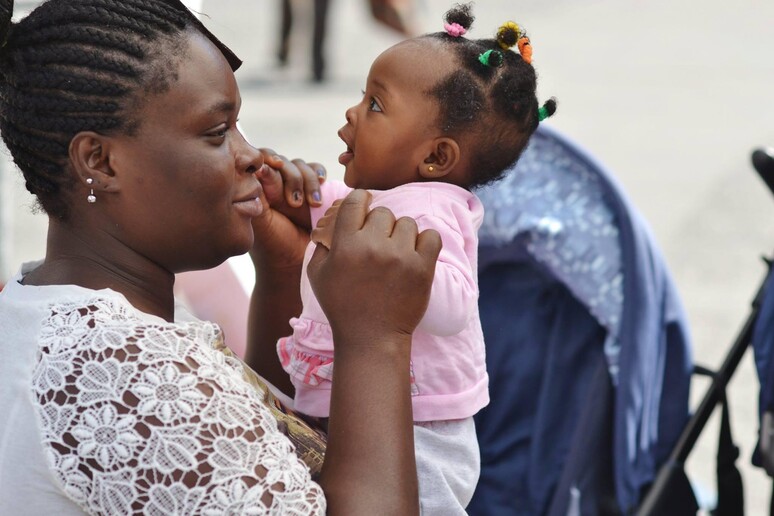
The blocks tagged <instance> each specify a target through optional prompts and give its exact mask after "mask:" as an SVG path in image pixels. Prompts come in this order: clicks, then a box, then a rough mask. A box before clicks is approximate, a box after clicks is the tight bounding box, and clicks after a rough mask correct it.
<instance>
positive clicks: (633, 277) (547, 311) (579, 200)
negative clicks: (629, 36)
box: [468, 124, 695, 516]
mask: <svg viewBox="0 0 774 516" xmlns="http://www.w3.org/2000/svg"><path fill="white" fill-rule="evenodd" d="M477 193H478V194H479V195H480V197H481V199H482V201H483V203H484V205H485V207H486V217H485V220H484V223H483V226H482V228H481V231H480V252H479V283H480V300H479V306H480V312H481V322H482V326H483V330H484V336H485V339H486V345H487V366H488V368H489V374H490V393H491V403H490V405H489V406H488V407H486V408H485V409H484V410H482V411H481V412H480V413H479V414H478V415H477V416H476V427H477V431H478V433H479V444H480V447H481V457H482V471H481V479H480V481H479V486H478V488H477V491H476V493H475V495H474V497H473V500H472V502H471V504H470V505H469V506H468V511H469V513H470V514H471V515H473V516H484V515H508V516H520V515H529V516H532V515H544V514H549V515H562V516H565V515H573V516H575V515H587V514H588V515H606V514H629V513H632V512H633V511H634V510H636V508H637V507H638V505H639V504H640V502H641V501H642V498H643V495H644V494H645V492H646V491H647V490H648V488H649V487H650V486H651V484H652V482H653V481H654V479H655V477H656V473H657V471H658V469H659V467H660V466H661V465H662V464H664V463H665V462H666V460H667V458H668V457H669V454H670V451H671V450H672V449H673V447H674V445H675V443H676V441H677V438H678V436H679V434H680V432H681V430H682V429H683V428H684V427H685V425H686V423H687V421H688V418H689V409H688V391H689V384H690V378H691V373H692V369H693V367H692V362H691V356H690V342H689V336H688V332H687V323H686V320H685V316H684V313H683V310H682V307H681V304H680V300H679V298H678V296H677V293H676V290H675V287H674V285H673V283H672V281H671V279H670V277H669V273H668V271H667V268H666V265H665V263H664V260H663V258H662V257H661V254H660V253H659V251H658V249H657V247H656V245H655V243H654V240H653V238H652V237H651V235H650V233H649V231H648V229H647V227H646V226H645V224H644V222H643V221H642V219H641V218H640V217H639V215H638V214H637V213H636V212H635V210H634V209H633V208H632V207H631V205H630V204H629V203H628V201H627V200H626V198H625V197H624V195H623V194H622V192H621V189H620V188H619V187H618V186H617V185H616V183H615V182H614V181H613V179H612V177H611V175H610V174H609V173H608V172H607V171H606V170H605V169H604V167H603V166H602V165H601V164H600V163H598V162H597V161H596V160H595V159H594V158H592V157H591V156H589V155H588V154H587V153H586V152H584V151H583V150H581V149H580V148H579V147H578V146H577V145H575V144H574V143H572V142H571V141H570V140H569V139H568V138H567V137H565V136H563V135H562V134H560V133H558V132H556V131H555V130H553V129H551V128H550V127H548V126H546V125H545V124H541V126H540V128H539V129H538V130H537V132H536V133H535V135H534V136H533V137H532V140H531V141H530V144H529V147H528V148H527V149H526V150H525V152H524V154H523V155H522V157H521V159H520V160H519V162H518V164H517V165H516V166H515V167H514V169H513V170H511V171H510V172H509V173H508V175H507V176H506V178H505V179H503V180H502V181H500V182H498V183H495V184H493V185H490V186H488V187H485V188H482V189H481V190H480V191H479V192H477ZM682 494H683V498H684V503H685V507H688V508H690V507H693V510H694V512H695V500H694V499H693V495H692V493H691V492H690V488H688V490H687V492H683V493H682ZM675 507H677V505H675Z"/></svg>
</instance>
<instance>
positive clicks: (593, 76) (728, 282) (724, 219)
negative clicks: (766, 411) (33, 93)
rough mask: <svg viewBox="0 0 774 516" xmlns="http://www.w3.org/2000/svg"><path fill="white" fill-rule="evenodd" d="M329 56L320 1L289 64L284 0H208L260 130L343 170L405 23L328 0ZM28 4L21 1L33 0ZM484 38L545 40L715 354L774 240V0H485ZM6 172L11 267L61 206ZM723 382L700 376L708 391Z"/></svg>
mask: <svg viewBox="0 0 774 516" xmlns="http://www.w3.org/2000/svg"><path fill="white" fill-rule="evenodd" d="M328 1H329V4H330V5H329V12H328V20H327V38H326V40H325V46H324V49H323V55H324V57H325V63H326V65H325V69H324V74H323V77H322V80H321V81H314V80H312V79H313V78H314V75H313V68H312V52H311V47H312V37H313V29H312V27H313V24H314V9H313V1H312V0H291V2H290V3H291V5H292V7H293V11H294V25H293V27H292V31H291V34H290V37H289V39H288V43H289V45H288V52H287V62H286V65H285V66H284V67H282V66H279V62H278V57H277V52H278V50H279V41H280V28H281V5H282V2H281V0H272V1H270V0H217V1H216V0H204V1H203V5H202V9H201V10H202V12H203V13H204V14H205V17H204V22H205V24H206V25H207V26H208V27H209V28H210V29H211V30H212V31H213V32H214V33H215V34H216V35H218V37H220V38H221V39H222V40H223V41H224V42H225V43H226V44H228V45H229V46H231V47H232V48H233V49H234V51H235V52H236V53H237V54H238V55H239V56H240V57H242V59H244V61H245V64H244V66H243V67H242V68H241V69H240V70H239V71H238V72H237V79H238V81H239V85H240V88H241V93H242V99H243V105H242V113H241V116H240V124H241V125H242V127H243V129H244V131H245V133H246V135H247V136H248V138H249V139H250V140H251V141H252V142H253V143H254V144H255V145H257V146H260V147H271V148H273V149H275V150H276V151H278V152H281V153H283V154H285V155H287V156H289V157H303V158H305V159H308V160H314V161H319V162H321V163H323V164H325V165H326V166H327V168H328V172H329V175H330V176H333V177H340V175H341V173H342V170H341V167H340V166H339V165H338V162H337V157H338V155H339V154H340V153H341V152H343V151H344V149H345V148H344V145H343V143H342V142H341V141H340V140H339V139H338V137H337V135H336V131H337V130H338V128H339V127H341V126H342V125H343V123H344V111H345V109H346V108H347V107H349V106H350V105H352V104H354V103H356V102H358V100H359V98H360V96H361V93H360V92H361V89H362V88H363V87H364V84H365V78H366V75H367V73H368V68H369V66H370V64H371V62H372V61H373V59H374V58H375V57H376V56H377V55H378V54H379V53H380V52H381V51H383V50H384V49H385V48H387V47H388V46H390V45H392V44H394V43H396V42H398V41H400V39H402V36H401V35H400V34H399V33H398V32H396V31H393V30H390V29H389V28H387V27H386V26H384V25H381V24H377V23H376V22H375V21H374V20H373V18H372V17H371V14H370V11H369V7H368V4H367V0H328ZM17 3H18V2H17ZM450 5H451V2H449V1H446V0H444V1H441V0H416V3H415V4H414V9H415V15H416V17H415V19H414V22H415V27H416V28H417V29H418V31H419V32H429V31H437V30H441V29H442V16H443V13H444V12H445V11H446V10H447V9H448V7H449V6H450ZM474 13H475V14H476V17H477V19H476V22H475V23H474V25H473V29H472V31H471V33H470V35H471V36H472V37H488V36H490V35H491V34H493V33H494V31H495V30H496V29H497V27H498V26H499V25H500V24H501V23H502V22H503V21H506V20H508V19H513V20H514V21H517V22H518V23H519V24H521V25H523V26H524V27H525V28H526V29H527V31H528V33H529V35H530V37H531V39H532V44H533V48H534V61H533V63H534V64H535V67H536V69H537V71H538V74H539V98H540V100H544V99H545V98H547V97H549V96H556V97H557V99H558V100H559V109H558V111H557V113H556V115H555V116H554V117H553V118H552V119H550V121H549V122H548V123H550V124H552V125H553V126H554V127H556V128H558V129H559V130H561V131H563V132H564V133H566V134H567V135H569V136H570V137H571V138H573V139H574V140H576V141H577V142H579V143H580V144H582V145H583V146H585V147H586V148H587V149H588V150H589V151H590V152H591V153H593V154H594V155H596V156H597V157H598V158H600V159H601V161H603V162H604V163H605V164H606V165H607V166H608V167H609V169H610V170H612V171H613V172H614V173H615V174H616V176H617V178H618V180H619V181H620V183H621V184H622V185H623V187H624V189H625V190H626V191H627V193H628V195H629V197H630V199H631V200H632V201H633V203H634V204H635V206H637V207H638V208H639V210H640V211H641V212H642V214H643V215H644V216H645V218H646V219H647V220H648V221H649V223H650V225H651V228H652V230H653V233H654V235H655V237H656V240H657V241H658V242H659V243H660V245H661V248H662V250H663V251H664V254H665V256H666V260H667V262H668V264H669V266H670V268H671V271H672V273H673V275H674V277H675V280H676V283H677V285H678V288H679V289H680V292H681V294H682V298H683V301H684V304H685V307H686V310H687V312H688V316H689V320H690V322H691V325H692V331H693V337H694V343H695V345H694V359H695V361H696V362H697V363H700V364H702V365H705V366H708V367H710V368H716V367H718V366H719V364H720V363H721V361H722V359H723V357H724V356H725V354H726V352H727V351H728V349H729V347H730V345H731V342H732V340H733V338H734V337H735V336H736V333H737V332H738V331H739V329H740V327H741V324H742V322H743V321H744V319H745V318H746V316H747V314H748V311H749V309H750V304H749V303H750V301H751V300H752V297H753V296H754V294H755V291H756V290H757V287H758V284H759V282H760V281H761V280H762V278H763V274H764V272H765V267H764V265H763V261H762V260H761V257H762V256H763V255H769V254H770V253H771V252H772V251H773V250H774V198H772V196H771V194H770V193H769V191H768V190H767V189H766V187H765V186H764V185H763V183H762V181H760V180H759V178H758V177H757V176H756V175H755V173H754V171H753V169H752V167H751V165H750V153H751V151H752V150H753V149H754V148H755V147H758V146H763V145H774V59H772V55H771V52H772V51H774V30H771V25H772V22H773V21H774V3H772V2H764V1H756V0H738V1H736V2H728V1H720V0H703V1H698V0H689V1H675V0H669V1H667V0H651V1H649V2H642V1H634V0H598V1H595V0H587V1H579V0H576V1H574V2H570V1H565V0H553V1H537V0H522V1H514V0H479V1H478V2H477V3H476V5H475V7H474ZM3 173H4V174H5V175H4V176H3V177H2V178H0V181H2V183H1V185H2V188H0V210H2V216H3V217H4V218H5V220H11V221H12V224H9V225H7V226H6V227H3V228H2V231H3V234H2V238H0V241H1V242H2V245H3V248H2V250H0V267H1V268H2V270H0V280H3V279H7V278H8V276H9V275H10V274H11V273H13V272H15V270H16V269H17V268H18V266H19V264H20V263H21V262H22V261H26V260H30V259H36V258H40V257H42V256H43V249H44V243H45V224H46V220H45V217H44V216H42V215H40V214H33V213H31V208H30V206H31V198H30V196H29V195H28V194H27V193H26V191H25V190H24V186H23V184H22V182H21V180H20V179H19V177H17V174H16V173H13V174H8V173H7V171H5V170H4V171H3ZM707 387H708V383H707V382H705V381H700V380H697V381H696V382H695V383H694V385H693V393H692V398H693V399H694V400H695V401H698V399H700V397H701V396H702V395H703V394H704V392H705V390H706V389H707ZM757 393H758V382H757V377H756V375H755V372H754V368H753V365H752V354H751V353H748V354H747V355H746V356H745V359H744V360H743V363H742V365H741V366H740V368H739V369H738V370H737V372H736V374H735V376H734V379H733V380H732V382H731V384H730V388H729V398H730V402H731V408H732V424H733V430H734V435H735V437H736V439H737V441H738V443H739V444H740V447H741V457H740V459H739V460H738V463H739V464H740V466H741V469H742V475H743V477H744V482H745V497H746V506H747V508H748V514H751V515H757V514H765V513H766V511H767V510H768V502H769V499H770V494H771V481H770V479H769V478H768V477H766V475H765V474H764V473H763V471H762V470H758V469H756V468H753V467H752V466H750V465H749V463H750V455H751V453H752V450H753V446H754V443H755V440H756V434H757V431H758V423H757ZM717 419H718V418H717V416H715V417H713V419H712V420H711V424H710V426H709V427H708V428H707V429H706V430H705V432H704V435H703V437H702V439H701V440H700V442H699V444H698V446H697V448H696V449H695V450H694V452H693V454H692V456H691V459H690V460H689V474H690V476H691V478H692V479H693V480H694V481H695V483H696V487H697V489H698V490H699V494H700V495H701V496H704V497H705V498H706V499H707V500H709V501H711V499H712V497H713V496H714V495H713V493H714V490H715V486H714V476H713V472H714V468H715V464H714V454H715V450H716V446H717V430H716V427H717Z"/></svg>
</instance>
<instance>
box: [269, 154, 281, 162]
mask: <svg viewBox="0 0 774 516" xmlns="http://www.w3.org/2000/svg"><path fill="white" fill-rule="evenodd" d="M271 159H272V161H282V158H280V157H279V156H277V155H276V154H275V155H274V156H272V157H271Z"/></svg>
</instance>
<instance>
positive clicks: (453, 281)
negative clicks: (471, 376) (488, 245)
mask: <svg viewBox="0 0 774 516" xmlns="http://www.w3.org/2000/svg"><path fill="white" fill-rule="evenodd" d="M417 224H418V226H419V229H420V230H425V229H435V230H436V231H438V232H439V233H440V234H441V239H442V240H443V248H442V249H441V254H440V256H439V257H438V264H437V265H436V267H435V276H434V278H433V288H432V291H431V293H430V302H429V304H428V306H427V311H426V312H425V316H424V318H423V319H422V321H421V322H420V323H419V326H418V328H419V329H421V330H422V331H425V332H427V333H431V334H433V335H439V336H445V335H455V334H457V333H459V332H461V331H462V330H463V329H465V327H466V326H467V325H468V322H469V321H470V318H471V317H473V316H474V315H475V314H476V313H477V305H478V283H477V280H476V274H477V271H475V270H474V268H473V264H472V263H471V261H470V258H469V257H468V253H466V245H467V246H471V245H475V242H468V241H466V239H465V237H464V236H463V233H470V234H472V235H475V233H474V231H475V230H474V229H473V228H472V227H471V228H466V227H464V226H465V225H466V224H465V222H464V221H462V222H460V221H457V220H443V219H441V218H439V217H436V216H421V217H418V218H417ZM471 232H473V233H471Z"/></svg>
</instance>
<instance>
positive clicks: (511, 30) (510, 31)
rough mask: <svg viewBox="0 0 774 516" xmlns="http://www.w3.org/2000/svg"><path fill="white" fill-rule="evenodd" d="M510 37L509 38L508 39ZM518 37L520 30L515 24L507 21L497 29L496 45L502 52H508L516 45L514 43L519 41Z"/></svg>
mask: <svg viewBox="0 0 774 516" xmlns="http://www.w3.org/2000/svg"><path fill="white" fill-rule="evenodd" d="M509 36H511V37H509ZM519 36H521V29H520V28H519V26H518V25H517V24H516V22H512V21H507V22H505V23H503V24H502V25H500V28H499V29H497V38H496V39H497V43H499V44H500V47H501V48H502V49H503V50H508V49H509V48H511V47H512V46H513V45H515V44H516V41H517V40H518V39H519Z"/></svg>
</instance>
